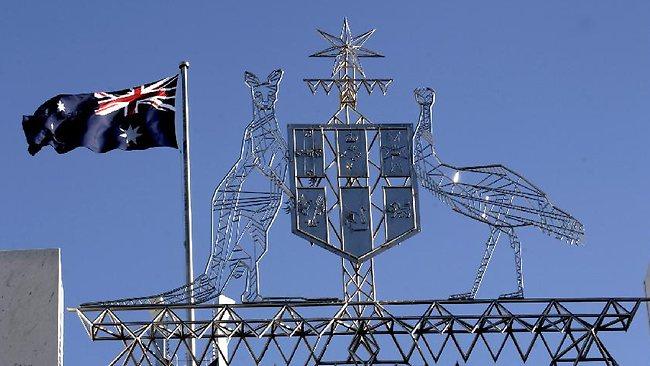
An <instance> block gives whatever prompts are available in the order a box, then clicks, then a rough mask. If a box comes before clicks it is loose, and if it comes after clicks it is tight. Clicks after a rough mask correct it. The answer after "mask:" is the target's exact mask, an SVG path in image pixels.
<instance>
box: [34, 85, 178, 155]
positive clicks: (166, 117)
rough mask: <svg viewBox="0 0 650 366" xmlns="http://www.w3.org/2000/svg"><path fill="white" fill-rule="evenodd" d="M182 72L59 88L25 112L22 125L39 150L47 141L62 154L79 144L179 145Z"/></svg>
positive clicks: (96, 147) (97, 148)
mask: <svg viewBox="0 0 650 366" xmlns="http://www.w3.org/2000/svg"><path fill="white" fill-rule="evenodd" d="M177 81H178V75H175V76H172V77H168V78H165V79H162V80H158V81H156V82H153V83H150V84H144V85H141V86H137V87H134V88H131V89H124V90H119V91H113V92H97V93H88V94H60V95H57V96H55V97H53V98H51V99H49V100H48V101H47V102H45V103H43V104H42V105H41V106H40V107H38V109H36V112H34V114H33V115H31V116H23V130H24V131H25V137H26V138H27V144H28V145H29V147H28V151H29V153H30V154H31V155H35V154H36V153H37V152H39V151H40V150H41V148H43V147H44V146H47V145H50V146H52V147H53V148H54V149H55V150H56V152H58V153H59V154H63V153H66V152H68V151H70V150H73V149H76V148H78V147H86V148H88V149H90V150H92V151H94V152H98V153H104V152H107V151H110V150H113V149H122V150H144V149H148V148H150V147H158V146H167V147H172V148H178V144H177V142H176V131H175V124H174V117H175V108H174V104H175V100H176V83H177Z"/></svg>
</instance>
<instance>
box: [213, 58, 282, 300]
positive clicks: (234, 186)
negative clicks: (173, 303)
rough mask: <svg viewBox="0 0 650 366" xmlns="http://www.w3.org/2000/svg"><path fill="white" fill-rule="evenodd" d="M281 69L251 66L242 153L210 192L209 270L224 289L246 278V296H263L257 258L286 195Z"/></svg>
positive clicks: (220, 289)
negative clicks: (278, 113) (260, 70)
mask: <svg viewBox="0 0 650 366" xmlns="http://www.w3.org/2000/svg"><path fill="white" fill-rule="evenodd" d="M281 79H282V70H275V71H273V72H271V74H269V76H268V78H267V79H266V80H265V81H260V80H259V79H258V78H257V76H255V75H254V74H252V73H250V72H246V73H245V82H246V85H248V86H249V87H250V89H251V96H252V99H253V120H252V121H251V122H250V123H249V124H248V126H247V127H246V129H245V131H244V137H243V142H242V147H241V152H240V155H239V159H237V161H236V162H235V164H234V165H233V166H232V168H231V169H230V171H229V172H228V174H226V176H225V177H224V178H223V180H222V181H221V183H220V184H219V186H218V187H217V189H216V190H215V192H214V196H213V198H212V240H213V243H212V252H211V254H210V260H209V261H208V264H207V266H206V270H205V274H206V275H207V276H208V277H209V278H216V282H215V283H216V285H217V290H218V291H219V293H221V292H223V290H224V288H225V287H226V285H227V284H228V283H229V282H230V281H231V280H232V279H239V278H243V279H244V288H245V290H244V293H243V294H242V301H257V300H260V299H261V295H260V291H259V261H260V260H261V259H262V257H263V256H264V254H265V253H266V251H267V248H268V240H267V234H268V230H269V228H270V227H271V224H272V223H273V220H274V219H275V217H276V215H277V213H278V210H279V208H280V206H281V203H282V202H281V201H282V190H283V188H282V187H284V186H283V182H284V177H285V174H286V171H287V143H286V141H285V140H284V138H283V137H282V135H281V134H280V130H279V127H278V121H277V119H276V117H275V103H276V101H277V94H278V84H279V83H280V80H281Z"/></svg>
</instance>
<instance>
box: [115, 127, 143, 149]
mask: <svg viewBox="0 0 650 366" xmlns="http://www.w3.org/2000/svg"><path fill="white" fill-rule="evenodd" d="M139 129H140V127H139V126H138V127H136V128H133V126H131V125H129V127H128V128H127V129H126V130H125V129H123V128H122V127H120V131H122V133H121V134H120V137H122V138H123V139H124V140H126V144H127V145H128V144H130V143H134V144H135V143H136V141H135V140H137V139H138V137H140V136H142V134H141V133H140V132H138V130H139Z"/></svg>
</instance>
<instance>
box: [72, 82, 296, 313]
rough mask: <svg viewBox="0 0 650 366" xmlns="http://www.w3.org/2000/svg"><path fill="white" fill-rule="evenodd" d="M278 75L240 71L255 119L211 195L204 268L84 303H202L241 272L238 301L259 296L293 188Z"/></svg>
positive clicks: (250, 299) (217, 294)
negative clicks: (169, 286)
mask: <svg viewBox="0 0 650 366" xmlns="http://www.w3.org/2000/svg"><path fill="white" fill-rule="evenodd" d="M282 75H283V71H282V70H275V71H273V72H271V73H270V74H269V76H268V77H267V79H266V80H263V81H260V80H259V79H258V77H257V76H255V75H254V74H253V73H250V72H248V71H247V72H245V73H244V81H245V83H246V85H248V87H249V88H250V90H251V97H252V104H253V119H252V121H251V122H250V123H249V124H248V126H246V129H245V130H244V136H243V140H242V145H241V152H240V155H239V158H238V159H237V161H236V162H235V164H234V165H233V166H232V168H231V169H230V170H229V171H228V173H227V174H226V176H225V177H224V178H223V179H222V180H221V182H220V183H219V185H218V186H217V188H216V189H215V191H214V195H213V197H212V240H213V241H212V245H211V250H210V257H209V259H208V261H207V264H206V267H205V271H204V272H203V273H202V274H201V275H199V276H198V277H197V278H196V279H195V280H194V281H193V282H192V283H190V284H187V285H185V286H181V287H178V288H175V289H173V290H170V291H167V292H163V293H160V294H156V295H152V296H144V297H134V298H125V299H118V300H108V301H99V302H93V303H86V304H83V306H113V305H149V304H182V303H190V302H192V301H193V303H195V304H200V303H204V302H206V301H209V300H212V299H214V298H216V297H217V296H219V295H220V294H222V293H223V292H224V290H225V288H226V286H227V285H228V283H229V282H230V281H231V280H232V279H240V278H242V279H243V282H244V283H243V287H244V290H243V292H242V295H241V299H242V301H247V302H251V301H259V300H261V299H262V296H261V295H260V290H259V262H260V260H261V259H262V257H263V256H264V254H265V253H266V251H267V248H268V240H267V234H268V230H269V228H270V227H271V224H272V223H273V220H274V219H275V217H276V216H277V213H278V210H279V208H280V206H281V204H282V192H283V190H284V191H285V192H287V193H289V195H290V194H291V192H290V191H289V189H288V188H287V187H286V186H285V185H284V183H283V182H284V176H285V173H286V170H287V144H286V141H285V140H284V138H283V137H282V135H281V134H280V132H279V128H278V121H277V119H276V118H275V103H276V102H277V96H278V85H279V83H280V81H281V79H282ZM290 197H291V195H290ZM190 291H192V292H190ZM191 293H192V295H191Z"/></svg>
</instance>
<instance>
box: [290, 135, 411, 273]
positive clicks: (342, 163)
mask: <svg viewBox="0 0 650 366" xmlns="http://www.w3.org/2000/svg"><path fill="white" fill-rule="evenodd" d="M288 130H289V131H288V132H289V139H288V140H289V157H290V167H291V168H290V169H291V178H290V180H291V182H290V183H291V190H292V193H293V194H294V197H295V202H294V203H295V205H294V209H293V210H292V212H291V215H292V217H291V227H292V232H293V233H294V234H296V235H298V236H300V237H302V238H305V239H307V240H308V241H309V242H310V243H313V244H316V245H318V246H320V247H322V248H325V249H327V250H329V251H330V252H332V253H335V254H337V255H339V256H341V257H343V258H346V259H349V260H350V261H352V262H356V263H360V262H363V261H365V260H368V259H370V258H372V257H374V256H376V255H377V254H379V253H381V252H383V251H385V250H386V249H389V248H390V247H393V246H395V245H397V244H399V243H401V242H403V241H404V240H406V239H407V238H409V237H411V236H412V235H414V234H416V233H418V232H419V231H420V223H419V211H418V210H419V207H418V194H417V184H416V183H415V182H416V179H415V171H414V169H415V168H414V164H413V153H412V147H413V145H412V136H413V132H412V126H411V125H410V124H367V125H366V124H364V125H340V124H291V125H289V127H288Z"/></svg>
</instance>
